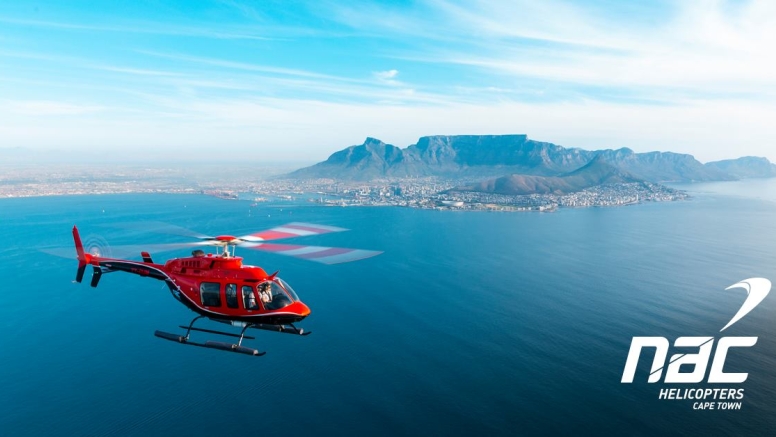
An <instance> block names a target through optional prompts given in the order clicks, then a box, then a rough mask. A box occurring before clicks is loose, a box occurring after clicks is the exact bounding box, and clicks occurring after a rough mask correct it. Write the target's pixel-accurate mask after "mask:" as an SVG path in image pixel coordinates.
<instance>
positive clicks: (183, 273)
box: [73, 222, 382, 356]
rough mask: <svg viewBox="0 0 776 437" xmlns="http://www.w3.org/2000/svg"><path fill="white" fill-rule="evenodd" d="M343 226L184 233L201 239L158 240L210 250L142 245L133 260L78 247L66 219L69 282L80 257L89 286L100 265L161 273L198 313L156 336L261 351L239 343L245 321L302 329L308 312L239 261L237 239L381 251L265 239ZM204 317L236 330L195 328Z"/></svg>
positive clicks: (332, 254) (285, 289) (336, 255)
mask: <svg viewBox="0 0 776 437" xmlns="http://www.w3.org/2000/svg"><path fill="white" fill-rule="evenodd" d="M345 230H347V229H343V228H338V227H334V226H324V225H316V224H311V223H298V222H295V223H289V224H286V225H282V226H278V227H275V228H272V229H269V230H266V231H261V232H256V233H253V234H249V235H244V236H240V237H234V236H231V235H219V236H216V237H211V236H207V235H200V234H191V235H192V236H194V237H195V238H197V239H198V240H200V241H196V242H191V243H175V244H170V245H162V246H165V247H166V248H168V249H170V248H180V247H187V246H215V247H216V253H215V254H212V253H207V254H206V253H205V252H204V251H202V250H200V249H197V250H194V251H193V252H192V254H191V257H187V258H173V259H170V260H168V261H166V262H165V263H164V264H156V263H154V262H153V260H152V259H151V255H150V254H149V253H148V252H141V256H142V258H143V261H132V260H126V259H117V258H109V257H102V256H100V255H99V254H97V253H89V252H86V251H84V247H83V244H82V243H81V237H80V235H79V233H78V228H77V227H76V226H73V240H74V241H75V249H76V253H77V256H78V271H77V273H76V279H75V280H76V282H81V280H82V279H83V276H84V272H85V270H86V266H87V265H91V266H92V268H93V274H92V280H91V286H92V287H96V286H97V284H98V283H99V282H100V278H102V275H103V274H105V273H110V272H116V271H121V272H128V273H134V274H136V275H139V276H144V277H149V278H154V279H158V280H160V281H164V282H165V283H166V284H167V287H168V288H169V289H170V292H171V293H172V296H173V297H174V298H175V299H177V300H178V301H179V302H181V303H183V304H184V305H186V306H187V307H188V308H190V309H191V310H192V311H194V312H195V313H197V314H199V315H198V316H197V317H195V318H194V319H193V320H192V321H191V323H189V325H188V326H181V328H183V329H186V334H185V335H176V334H171V333H169V332H164V331H158V330H157V331H156V332H155V333H154V335H156V336H157V337H159V338H163V339H166V340H171V341H175V342H179V343H182V344H187V345H192V346H201V347H207V348H213V349H221V350H227V351H233V352H239V353H244V354H248V355H256V356H258V355H264V354H265V353H266V352H259V351H258V350H256V349H252V348H248V347H245V346H243V345H242V341H243V340H244V339H251V340H252V339H254V337H250V336H246V335H245V331H246V330H248V329H249V328H253V329H264V330H268V331H277V332H284V333H287V334H297V335H307V334H309V332H305V331H303V330H302V329H299V328H297V327H296V326H294V323H296V322H298V321H300V320H302V319H304V318H305V317H307V316H308V315H309V314H310V308H308V307H307V305H305V304H304V303H302V301H301V300H300V299H299V296H297V294H296V292H294V290H293V289H292V288H291V286H290V285H288V283H287V282H285V281H284V280H282V279H280V278H279V277H278V276H277V273H278V272H275V273H273V274H271V275H268V274H267V272H265V271H264V270H263V269H262V268H261V267H256V266H250V265H244V264H243V262H242V261H243V259H242V257H238V256H235V255H234V249H235V247H236V246H240V247H246V248H249V249H256V250H262V251H267V252H272V253H277V254H282V255H289V256H294V257H296V258H302V259H307V260H310V261H316V262H320V263H324V264H338V263H343V262H350V261H356V260H360V259H364V258H369V257H372V256H375V255H379V254H380V253H382V252H377V251H371V250H361V249H346V248H339V247H321V246H297V245H288V244H276V243H267V241H270V240H279V239H284V238H292V237H301V236H307V235H317V234H325V233H329V232H340V231H345ZM203 317H206V318H209V319H212V320H215V321H218V322H223V323H229V324H232V325H233V326H239V327H242V332H240V334H239V335H238V334H233V333H229V332H222V331H215V330H210V329H203V328H195V327H194V322H196V321H197V320H199V319H201V318H203ZM191 331H199V332H206V333H210V334H218V335H223V336H228V337H236V338H239V340H238V341H237V343H234V344H232V343H226V342H220V341H206V342H204V343H198V342H194V341H191V340H190V339H189V337H190V335H191Z"/></svg>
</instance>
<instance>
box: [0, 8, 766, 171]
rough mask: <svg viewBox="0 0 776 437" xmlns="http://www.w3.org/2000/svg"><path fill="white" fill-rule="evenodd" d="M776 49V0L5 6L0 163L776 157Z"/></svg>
mask: <svg viewBox="0 0 776 437" xmlns="http://www.w3.org/2000/svg"><path fill="white" fill-rule="evenodd" d="M774 47H776V2H773V1H770V0H762V1H758V0H753V1H720V0H699V1H693V0H687V1H664V0H660V1H653V0H644V1H638V2H631V1H615V0H595V1H560V0H542V1H533V0H527V1H525V0H485V1H478V0H470V1H448V0H427V1H367V0H365V1H341V2H337V1H328V0H317V1H310V2H297V1H273V0H265V1H248V0H212V1H199V0H181V1H161V0H115V1H110V2H102V1H86V0H68V1H65V2H63V1H26V0H20V1H13V2H2V3H0V159H1V157H2V156H3V155H2V153H5V154H8V153H11V152H13V153H23V152H24V153H26V152H35V153H38V154H51V153H58V152H62V151H65V152H71V153H83V154H91V155H93V156H105V157H114V158H115V157H118V158H121V159H124V158H126V157H133V156H134V157H144V158H146V157H147V158H150V159H159V158H163V159H196V160H218V159H225V158H229V159H231V160H241V161H244V162H250V161H268V162H269V161H300V162H301V161H305V162H314V161H320V160H323V159H325V158H326V157H328V156H329V155H330V154H331V153H333V152H335V151H336V150H339V149H342V148H344V147H347V146H350V145H354V144H361V143H362V142H363V141H364V139H365V138H366V137H375V138H379V139H381V140H383V141H385V142H386V143H389V144H394V145H396V146H399V147H406V146H408V145H410V144H414V143H415V142H416V141H417V139H418V138H419V137H421V136H426V135H461V134H527V135H528V136H529V138H532V139H535V140H540V141H548V142H552V143H556V144H559V145H562V146H565V147H581V148H585V149H605V148H620V147H629V148H631V149H633V150H636V151H637V152H646V151H654V150H659V151H674V152H681V153H690V154H693V155H695V156H696V158H698V159H699V160H701V161H702V162H706V161H711V160H718V159H726V158H735V157H738V156H744V155H755V156H765V157H768V158H769V159H770V160H771V161H774V162H776V128H775V126H776V49H774Z"/></svg>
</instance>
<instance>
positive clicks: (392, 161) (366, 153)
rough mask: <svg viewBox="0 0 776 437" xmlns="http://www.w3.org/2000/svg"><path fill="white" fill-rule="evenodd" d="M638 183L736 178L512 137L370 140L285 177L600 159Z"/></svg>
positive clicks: (539, 170) (545, 169)
mask: <svg viewBox="0 0 776 437" xmlns="http://www.w3.org/2000/svg"><path fill="white" fill-rule="evenodd" d="M599 155H600V156H601V157H602V159H605V160H606V162H607V163H609V164H610V165H613V166H615V167H617V168H619V169H621V170H622V171H624V172H627V173H628V174H631V175H633V176H634V177H636V178H639V179H643V180H646V181H650V182H664V181H683V182H684V181H719V180H734V179H736V176H734V175H731V174H730V173H728V172H726V171H724V170H723V169H722V168H720V167H718V166H714V165H704V164H702V163H701V162H699V161H698V160H696V159H695V158H694V157H693V156H692V155H689V154H681V153H674V152H657V151H655V152H647V153H636V152H634V151H633V150H631V149H629V148H620V149H602V150H594V151H590V150H584V149H579V148H566V147H563V146H559V145H556V144H553V143H548V142H541V141H535V140H532V139H529V138H528V136H527V135H524V134H511V135H432V136H425V137H421V138H419V139H418V141H417V142H416V143H415V144H412V145H410V146H408V147H406V148H404V149H402V148H399V147H396V146H394V145H392V144H387V143H384V142H383V141H381V140H379V139H376V138H372V137H368V138H367V139H366V140H365V141H364V143H363V144H360V145H353V146H349V147H346V148H345V149H342V150H340V151H337V152H335V153H333V154H332V155H331V156H329V158H328V159H327V160H326V161H323V162H319V163H317V164H315V165H313V166H310V167H305V168H302V169H299V170H296V171H294V172H291V173H289V174H287V175H284V176H283V177H286V178H298V179H315V178H331V179H338V180H350V181H369V180H374V179H380V178H406V177H425V176H438V177H449V178H492V177H499V176H503V175H505V174H508V175H513V174H521V175H532V176H560V175H563V174H565V173H569V172H572V171H574V170H577V169H580V168H581V167H583V166H584V165H586V164H587V163H589V162H590V161H591V160H592V159H593V158H595V157H596V156H599Z"/></svg>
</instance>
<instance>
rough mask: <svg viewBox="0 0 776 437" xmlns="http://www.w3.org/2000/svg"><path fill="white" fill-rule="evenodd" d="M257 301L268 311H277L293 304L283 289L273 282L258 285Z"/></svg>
mask: <svg viewBox="0 0 776 437" xmlns="http://www.w3.org/2000/svg"><path fill="white" fill-rule="evenodd" d="M258 288H259V299H261V303H262V304H263V305H264V308H265V309H268V310H279V309H280V308H284V307H287V306H289V305H291V303H293V300H291V298H290V297H289V295H288V294H286V293H285V292H284V291H283V287H281V286H280V284H278V283H277V282H274V281H265V282H262V283H261V284H259V287H258Z"/></svg>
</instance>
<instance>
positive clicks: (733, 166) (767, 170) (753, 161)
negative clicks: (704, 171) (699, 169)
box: [706, 156, 776, 179]
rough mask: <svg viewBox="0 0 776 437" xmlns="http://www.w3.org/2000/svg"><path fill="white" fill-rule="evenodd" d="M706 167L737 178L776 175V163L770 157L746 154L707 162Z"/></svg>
mask: <svg viewBox="0 0 776 437" xmlns="http://www.w3.org/2000/svg"><path fill="white" fill-rule="evenodd" d="M706 167H708V168H713V169H716V170H720V171H723V172H725V173H727V174H730V175H732V176H735V177H737V178H741V179H744V178H771V177H774V176H776V164H772V163H771V161H768V158H760V157H757V156H744V157H741V158H738V159H725V160H722V161H713V162H707V163H706Z"/></svg>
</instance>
